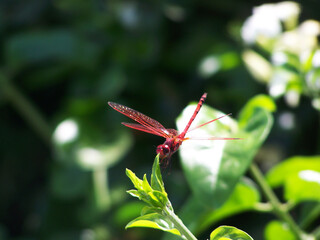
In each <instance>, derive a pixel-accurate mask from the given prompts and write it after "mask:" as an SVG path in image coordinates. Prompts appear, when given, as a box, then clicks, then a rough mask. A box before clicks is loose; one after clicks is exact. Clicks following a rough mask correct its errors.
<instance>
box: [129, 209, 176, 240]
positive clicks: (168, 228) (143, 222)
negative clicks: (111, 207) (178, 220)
mask: <svg viewBox="0 0 320 240" xmlns="http://www.w3.org/2000/svg"><path fill="white" fill-rule="evenodd" d="M132 227H148V228H155V229H159V230H162V231H165V232H170V233H173V234H176V235H180V232H179V231H178V230H177V229H176V228H174V225H173V223H172V222H171V221H170V220H169V219H167V218H166V217H164V216H163V215H161V214H159V213H150V214H146V215H143V216H140V217H138V218H136V219H134V220H132V221H131V222H129V223H128V224H127V226H126V229H127V228H132Z"/></svg>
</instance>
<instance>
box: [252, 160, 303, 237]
mask: <svg viewBox="0 0 320 240" xmlns="http://www.w3.org/2000/svg"><path fill="white" fill-rule="evenodd" d="M250 172H251V173H252V175H253V177H254V178H255V180H256V181H257V183H258V184H259V186H260V187H261V189H262V191H263V193H264V194H265V196H266V197H267V199H268V200H269V202H270V203H271V205H272V207H273V211H274V213H275V214H276V215H277V216H278V217H279V218H280V219H281V220H282V221H284V222H286V223H287V224H288V225H289V227H290V229H291V231H292V232H293V233H294V234H295V235H296V236H297V237H298V239H305V236H306V235H305V234H304V233H303V231H302V230H301V229H300V228H299V226H298V225H297V224H296V223H295V222H294V220H293V219H292V217H291V216H290V215H289V214H288V213H287V211H286V209H284V208H283V207H282V204H281V203H280V201H279V200H278V198H277V197H276V195H275V194H274V192H273V191H272V189H271V187H270V186H269V184H268V183H267V182H266V180H265V178H264V176H263V174H262V173H261V171H260V170H259V168H258V167H257V165H256V164H254V163H252V164H251V166H250Z"/></svg>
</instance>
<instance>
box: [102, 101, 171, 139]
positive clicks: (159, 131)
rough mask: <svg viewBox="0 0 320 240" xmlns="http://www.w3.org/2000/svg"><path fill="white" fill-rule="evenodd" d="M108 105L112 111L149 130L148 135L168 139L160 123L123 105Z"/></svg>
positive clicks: (112, 103) (110, 103) (166, 132)
mask: <svg viewBox="0 0 320 240" xmlns="http://www.w3.org/2000/svg"><path fill="white" fill-rule="evenodd" d="M108 104H109V105H110V107H112V108H113V109H114V110H116V111H118V112H120V113H122V114H123V115H126V116H127V117H129V118H131V119H133V120H134V121H136V122H138V123H140V124H141V125H143V126H144V127H145V128H146V129H149V132H148V133H152V134H155V135H159V136H161V137H164V138H168V137H170V135H169V134H168V131H167V130H166V128H165V127H164V126H162V124H161V123H159V122H158V121H156V120H154V119H152V118H150V117H148V116H146V115H144V114H143V113H141V112H138V111H136V110H134V109H132V108H129V107H127V106H124V105H121V104H118V103H114V102H108ZM126 126H127V125H126ZM136 129H137V128H136ZM141 131H144V130H141ZM145 132H146V131H145Z"/></svg>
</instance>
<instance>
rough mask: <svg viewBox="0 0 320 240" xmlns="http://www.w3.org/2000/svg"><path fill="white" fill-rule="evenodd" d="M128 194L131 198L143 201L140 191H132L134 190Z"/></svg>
mask: <svg viewBox="0 0 320 240" xmlns="http://www.w3.org/2000/svg"><path fill="white" fill-rule="evenodd" d="M127 193H129V194H130V195H131V196H133V197H136V198H139V199H140V200H141V198H142V196H141V194H140V193H139V191H138V190H135V189H132V190H128V191H127Z"/></svg>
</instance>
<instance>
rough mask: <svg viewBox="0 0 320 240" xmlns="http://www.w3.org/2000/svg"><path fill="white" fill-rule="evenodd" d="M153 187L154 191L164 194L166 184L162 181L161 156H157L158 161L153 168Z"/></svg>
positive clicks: (156, 160)
mask: <svg viewBox="0 0 320 240" xmlns="http://www.w3.org/2000/svg"><path fill="white" fill-rule="evenodd" d="M151 187H152V188H153V189H154V190H158V191H160V192H164V184H163V181H162V175H161V170H160V165H159V155H157V156H156V159H155V161H154V163H153V166H152V174H151Z"/></svg>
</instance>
